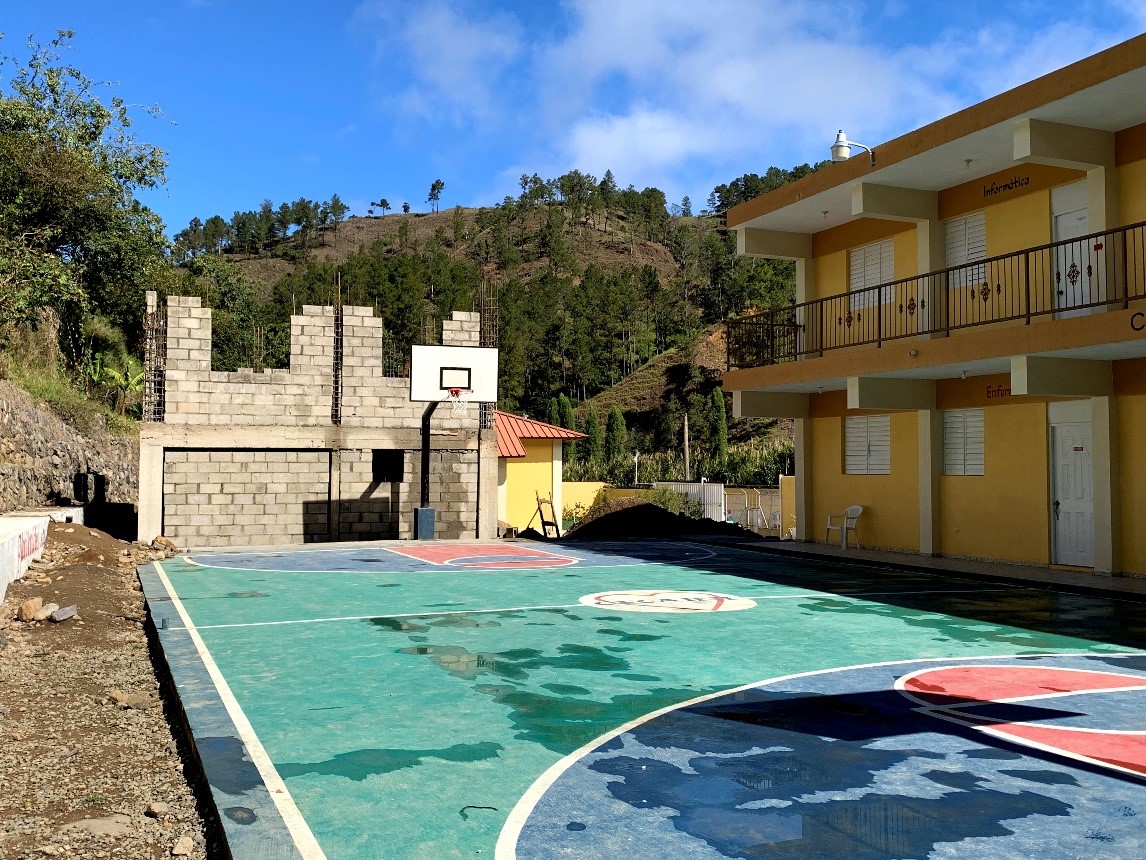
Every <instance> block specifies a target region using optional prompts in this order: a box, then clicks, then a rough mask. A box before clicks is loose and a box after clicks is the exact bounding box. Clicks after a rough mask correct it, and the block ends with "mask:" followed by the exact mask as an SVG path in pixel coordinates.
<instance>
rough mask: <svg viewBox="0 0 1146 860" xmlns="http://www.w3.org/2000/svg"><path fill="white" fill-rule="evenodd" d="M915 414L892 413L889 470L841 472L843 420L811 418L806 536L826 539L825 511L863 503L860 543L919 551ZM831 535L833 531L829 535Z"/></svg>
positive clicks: (917, 443) (842, 467)
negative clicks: (887, 472)
mask: <svg viewBox="0 0 1146 860" xmlns="http://www.w3.org/2000/svg"><path fill="white" fill-rule="evenodd" d="M918 423H919V422H918V418H917V417H916V414H915V413H914V412H895V413H892V415H891V474H890V475H845V474H844V453H843V450H844V439H843V432H844V419H843V418H816V419H814V420H813V421H812V506H813V510H814V514H813V519H812V522H811V523H809V528H808V534H809V536H811V537H813V538H814V539H815V540H817V541H819V540H823V539H824V526H825V525H826V523H827V521H828V514H839V513H841V512H842V511H843V509H844V508H846V507H847V506H848V505H863V508H864V512H863V516H862V517H861V518H860V521H859V539H860V543H861V545H863V546H870V547H887V548H891V549H903V550H912V551H918V550H919V479H918V476H919V441H918V440H919V430H918ZM832 536H833V538H834V537H835V533H834V532H833V534H832Z"/></svg>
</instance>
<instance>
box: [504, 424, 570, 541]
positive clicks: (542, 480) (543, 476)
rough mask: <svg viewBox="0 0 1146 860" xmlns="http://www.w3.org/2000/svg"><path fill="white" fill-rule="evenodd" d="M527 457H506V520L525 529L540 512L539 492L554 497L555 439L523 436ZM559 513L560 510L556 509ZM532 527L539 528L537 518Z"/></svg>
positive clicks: (522, 442) (544, 496)
mask: <svg viewBox="0 0 1146 860" xmlns="http://www.w3.org/2000/svg"><path fill="white" fill-rule="evenodd" d="M521 444H522V446H523V447H524V448H525V456H524V457H507V458H506V459H505V460H504V461H503V462H504V463H505V521H506V522H507V523H509V524H510V525H511V526H513V527H514V528H517V529H524V528H525V527H526V526H527V525H528V524H529V521H530V520H531V519H533V518H534V515H535V514H536V513H537V494H538V493H540V494H541V497H542V498H543V499H544V498H552V494H553V441H552V440H550V439H522V440H521ZM557 515H558V516H560V515H561V512H560V511H557ZM533 527H534V528H536V529H538V531H540V527H539V524H538V522H537V521H536V520H534V523H533Z"/></svg>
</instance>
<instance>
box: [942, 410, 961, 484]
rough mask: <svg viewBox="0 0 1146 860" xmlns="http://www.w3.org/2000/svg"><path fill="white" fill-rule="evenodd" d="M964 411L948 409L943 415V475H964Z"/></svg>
mask: <svg viewBox="0 0 1146 860" xmlns="http://www.w3.org/2000/svg"><path fill="white" fill-rule="evenodd" d="M963 412H964V410H962V409H948V410H947V411H946V412H944V413H943V474H944V475H962V474H963V459H964V456H965V454H966V445H965V443H964V436H965V433H964V431H965V427H966V421H965V418H964V415H963Z"/></svg>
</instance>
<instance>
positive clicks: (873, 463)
mask: <svg viewBox="0 0 1146 860" xmlns="http://www.w3.org/2000/svg"><path fill="white" fill-rule="evenodd" d="M867 421H868V424H867V442H868V453H867V467H868V468H867V473H868V474H869V475H890V474H891V416H890V415H869V416H867Z"/></svg>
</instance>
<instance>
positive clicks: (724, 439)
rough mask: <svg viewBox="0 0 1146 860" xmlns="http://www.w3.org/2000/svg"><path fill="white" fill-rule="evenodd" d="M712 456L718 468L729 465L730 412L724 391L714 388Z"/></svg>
mask: <svg viewBox="0 0 1146 860" xmlns="http://www.w3.org/2000/svg"><path fill="white" fill-rule="evenodd" d="M711 426H712V448H713V451H712V457H713V460H714V461H715V462H716V466H717V468H718V469H723V468H724V467H725V466H727V465H728V413H727V412H725V409H724V392H723V391H722V390H721V389H719V388H714V389H712V424H711Z"/></svg>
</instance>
